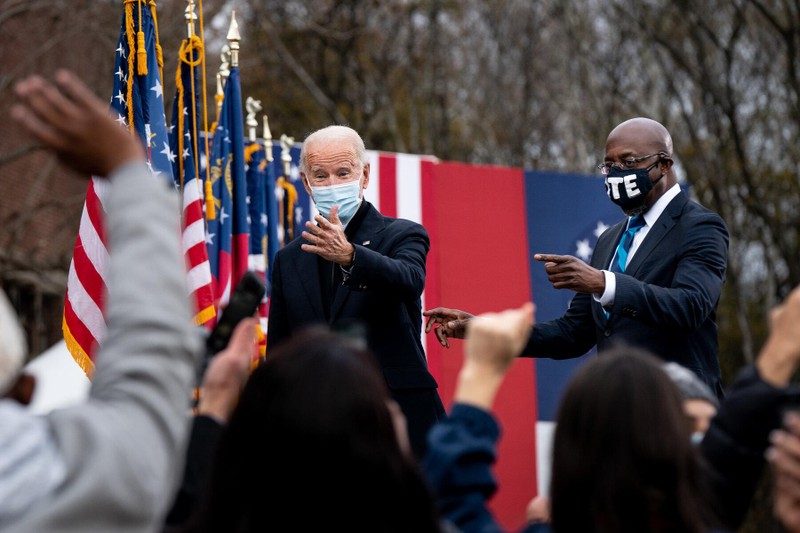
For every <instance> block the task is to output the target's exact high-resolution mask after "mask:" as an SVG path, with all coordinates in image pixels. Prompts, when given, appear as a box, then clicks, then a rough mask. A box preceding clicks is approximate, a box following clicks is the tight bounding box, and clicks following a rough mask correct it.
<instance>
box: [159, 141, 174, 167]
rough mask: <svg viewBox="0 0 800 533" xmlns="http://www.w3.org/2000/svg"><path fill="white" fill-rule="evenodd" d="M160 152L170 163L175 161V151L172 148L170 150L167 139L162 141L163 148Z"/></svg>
mask: <svg viewBox="0 0 800 533" xmlns="http://www.w3.org/2000/svg"><path fill="white" fill-rule="evenodd" d="M160 153H162V154H164V155H166V156H167V159H169V162H170V163H174V162H175V153H174V152H173V151H172V150H170V147H169V143H168V142H167V141H164V149H163V150H161V152H160Z"/></svg>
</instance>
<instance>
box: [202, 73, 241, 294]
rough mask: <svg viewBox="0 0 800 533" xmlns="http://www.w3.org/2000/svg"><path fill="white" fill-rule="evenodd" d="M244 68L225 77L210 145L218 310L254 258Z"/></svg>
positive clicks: (210, 243)
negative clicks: (249, 218) (247, 175)
mask: <svg viewBox="0 0 800 533" xmlns="http://www.w3.org/2000/svg"><path fill="white" fill-rule="evenodd" d="M241 94H242V93H241V86H240V82H239V68H238V67H234V68H232V69H231V72H230V75H229V76H228V79H227V81H226V82H225V91H224V99H223V101H222V109H221V111H220V118H219V124H218V125H217V128H216V130H215V131H214V140H213V143H212V146H211V157H210V160H209V165H211V193H212V199H213V202H214V213H213V214H214V215H215V216H214V217H213V218H212V217H211V216H210V214H209V213H206V218H207V219H208V234H207V236H206V246H207V247H208V258H209V261H210V262H211V276H212V278H213V279H214V299H215V303H216V307H217V309H219V308H220V307H225V305H227V303H228V301H229V300H230V297H231V290H232V287H233V286H235V285H236V284H237V283H238V282H239V280H240V279H241V278H242V275H244V273H245V272H247V266H248V262H249V252H248V249H249V246H248V244H249V243H248V239H249V237H248V232H249V225H248V223H247V215H248V213H247V182H246V178H245V169H244V124H243V122H244V120H243V115H242V96H241Z"/></svg>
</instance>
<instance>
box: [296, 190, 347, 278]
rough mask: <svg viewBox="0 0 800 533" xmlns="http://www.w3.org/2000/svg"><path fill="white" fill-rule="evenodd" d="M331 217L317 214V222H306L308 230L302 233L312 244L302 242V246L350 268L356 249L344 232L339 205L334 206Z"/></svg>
mask: <svg viewBox="0 0 800 533" xmlns="http://www.w3.org/2000/svg"><path fill="white" fill-rule="evenodd" d="M330 217H331V219H330V221H329V220H327V219H326V218H325V217H323V216H322V215H317V216H315V217H314V222H316V224H315V223H314V222H311V221H310V220H309V221H307V222H306V231H304V232H303V233H302V236H303V238H304V239H305V240H307V241H308V242H309V243H311V244H302V245H300V248H301V249H302V250H303V251H304V252H310V253H312V254H317V255H318V256H320V257H322V258H323V259H327V260H328V261H333V262H334V263H337V264H339V265H341V266H343V267H344V268H350V267H351V266H352V265H353V255H354V253H355V250H356V249H355V246H353V245H352V244H351V243H350V242H349V241H348V240H347V235H345V234H344V226H342V222H341V221H340V220H339V206H338V205H335V206H333V208H332V209H331V213H330Z"/></svg>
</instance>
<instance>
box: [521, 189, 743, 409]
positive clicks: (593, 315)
mask: <svg viewBox="0 0 800 533" xmlns="http://www.w3.org/2000/svg"><path fill="white" fill-rule="evenodd" d="M626 223H627V221H626V220H623V221H621V222H620V223H618V224H616V225H614V226H613V227H611V228H609V229H608V230H606V231H605V232H604V233H603V234H602V235H601V236H600V238H599V239H598V241H597V246H596V247H595V250H594V253H593V254H592V259H591V265H592V266H593V267H595V268H598V269H608V265H609V263H610V262H611V257H612V256H613V255H614V252H615V250H616V247H617V244H618V243H619V240H620V238H621V237H622V233H623V232H624V231H625V226H626ZM727 262H728V230H727V228H726V226H725V223H724V222H723V221H722V219H721V218H720V217H719V215H717V214H716V213H713V212H712V211H709V210H708V209H706V208H704V207H702V206H700V205H698V204H696V203H694V202H691V201H689V199H688V198H687V197H686V195H685V194H684V193H683V192H681V193H679V194H678V196H676V197H675V198H673V200H672V201H671V202H670V203H669V204H668V205H667V208H666V209H665V210H664V212H663V213H662V214H661V216H660V217H659V218H658V220H657V221H656V223H655V224H654V225H653V227H652V228H650V231H649V232H648V233H647V236H646V237H645V239H644V241H643V242H642V244H641V245H640V246H639V248H638V250H637V251H636V254H635V255H634V256H633V258H632V259H631V261H630V263H629V264H628V266H627V268H626V269H625V273H624V274H616V279H617V289H616V296H615V298H614V304H613V305H612V306H611V307H610V308H609V309H608V311H610V313H611V315H610V317H609V318H606V313H605V311H606V310H604V309H603V308H602V306H601V305H600V303H599V302H597V301H595V299H594V298H593V297H592V295H591V294H583V293H578V294H576V295H575V297H574V298H573V299H572V302H571V303H570V306H569V309H568V310H567V312H566V313H565V314H564V316H562V317H561V318H558V319H555V320H551V321H549V322H545V323H542V324H536V326H534V329H533V334H532V335H531V338H530V340H529V341H528V345H527V346H526V348H525V350H524V352H523V355H524V356H532V357H550V358H553V359H567V358H571V357H579V356H581V355H583V354H584V353H586V352H587V351H589V350H590V349H591V348H592V346H594V345H597V348H598V351H602V350H605V349H607V348H609V347H611V346H613V345H615V344H626V345H629V346H637V347H640V348H643V349H646V350H649V351H650V352H652V353H654V354H655V355H658V356H659V357H661V358H662V359H664V360H666V361H675V362H677V363H679V364H681V365H683V366H685V367H687V368H689V369H691V370H693V371H694V372H695V373H696V374H697V375H698V376H700V378H702V379H703V380H704V381H705V382H706V383H707V384H708V385H709V386H710V387H711V389H712V390H714V391H716V392H717V394H718V395H720V394H721V393H722V385H721V383H720V369H719V354H718V352H719V349H718V344H717V324H716V309H717V303H718V302H719V297H720V293H721V291H722V283H723V281H724V278H725V269H726V266H727Z"/></svg>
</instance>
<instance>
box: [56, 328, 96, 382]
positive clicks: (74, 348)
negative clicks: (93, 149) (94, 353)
mask: <svg viewBox="0 0 800 533" xmlns="http://www.w3.org/2000/svg"><path fill="white" fill-rule="evenodd" d="M61 330H62V331H63V332H64V343H65V344H66V345H67V349H68V350H69V353H70V354H71V355H72V358H73V359H75V362H76V363H78V366H79V367H81V369H82V370H83V372H84V373H85V374H86V377H87V378H89V379H90V380H91V379H92V376H94V362H93V361H92V360H91V358H90V357H89V354H87V353H86V352H85V351H84V350H83V348H82V347H81V345H80V344H78V341H76V340H75V337H73V336H72V332H71V331H70V330H69V325H67V319H66V317H64V318H62V320H61Z"/></svg>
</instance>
